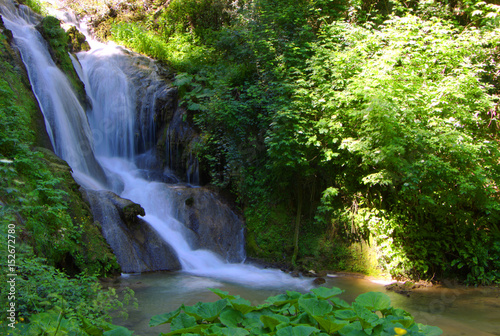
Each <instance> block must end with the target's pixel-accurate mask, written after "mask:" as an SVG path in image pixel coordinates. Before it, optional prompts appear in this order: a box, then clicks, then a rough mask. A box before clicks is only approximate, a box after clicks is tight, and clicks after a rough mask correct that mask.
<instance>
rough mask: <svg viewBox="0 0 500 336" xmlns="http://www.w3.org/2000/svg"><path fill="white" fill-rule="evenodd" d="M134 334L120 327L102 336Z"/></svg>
mask: <svg viewBox="0 0 500 336" xmlns="http://www.w3.org/2000/svg"><path fill="white" fill-rule="evenodd" d="M133 333H134V332H133V331H130V330H128V329H127V328H125V327H121V326H120V327H116V328H115V329H111V330H108V331H106V332H104V333H103V334H102V335H103V336H130V335H132V334H133Z"/></svg>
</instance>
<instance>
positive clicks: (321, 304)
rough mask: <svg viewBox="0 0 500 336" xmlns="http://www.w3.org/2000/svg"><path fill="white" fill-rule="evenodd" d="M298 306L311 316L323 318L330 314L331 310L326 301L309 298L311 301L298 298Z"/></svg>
mask: <svg viewBox="0 0 500 336" xmlns="http://www.w3.org/2000/svg"><path fill="white" fill-rule="evenodd" d="M299 306H300V308H302V309H304V311H305V312H306V313H308V314H309V315H311V316H324V315H326V314H328V313H330V312H331V311H332V309H333V307H332V305H331V304H330V303H328V302H327V301H325V300H318V299H316V298H311V299H304V298H300V299H299Z"/></svg>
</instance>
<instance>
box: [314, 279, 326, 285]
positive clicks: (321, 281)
mask: <svg viewBox="0 0 500 336" xmlns="http://www.w3.org/2000/svg"><path fill="white" fill-rule="evenodd" d="M325 282H326V280H325V278H321V277H319V278H316V279H314V281H313V284H315V285H322V284H324V283H325Z"/></svg>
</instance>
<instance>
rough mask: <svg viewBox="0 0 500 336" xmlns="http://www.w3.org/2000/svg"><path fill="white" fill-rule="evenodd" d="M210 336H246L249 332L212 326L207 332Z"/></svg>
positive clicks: (241, 329)
mask: <svg viewBox="0 0 500 336" xmlns="http://www.w3.org/2000/svg"><path fill="white" fill-rule="evenodd" d="M209 334H212V335H226V336H246V335H249V334H250V332H249V331H248V330H246V329H243V328H222V327H219V326H212V328H210V330H209Z"/></svg>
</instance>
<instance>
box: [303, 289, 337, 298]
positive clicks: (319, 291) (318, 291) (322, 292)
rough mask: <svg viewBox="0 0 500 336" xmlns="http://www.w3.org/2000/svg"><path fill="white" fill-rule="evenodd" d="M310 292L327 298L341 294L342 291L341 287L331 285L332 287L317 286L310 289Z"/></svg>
mask: <svg viewBox="0 0 500 336" xmlns="http://www.w3.org/2000/svg"><path fill="white" fill-rule="evenodd" d="M311 292H313V293H314V294H316V296H317V297H318V298H319V299H329V298H331V297H333V296H336V295H339V294H342V293H343V292H344V291H343V290H342V289H340V288H336V287H332V288H326V287H318V288H313V289H311Z"/></svg>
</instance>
